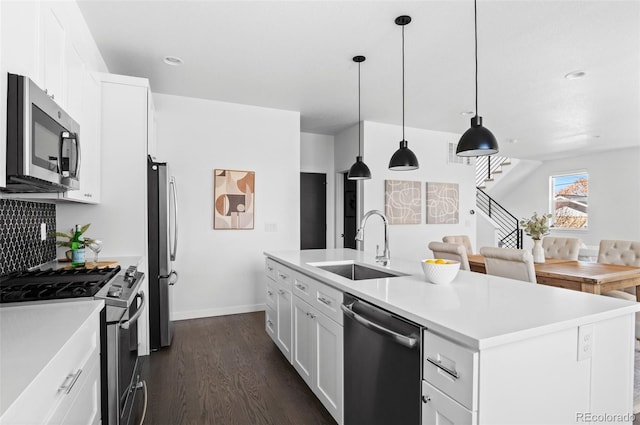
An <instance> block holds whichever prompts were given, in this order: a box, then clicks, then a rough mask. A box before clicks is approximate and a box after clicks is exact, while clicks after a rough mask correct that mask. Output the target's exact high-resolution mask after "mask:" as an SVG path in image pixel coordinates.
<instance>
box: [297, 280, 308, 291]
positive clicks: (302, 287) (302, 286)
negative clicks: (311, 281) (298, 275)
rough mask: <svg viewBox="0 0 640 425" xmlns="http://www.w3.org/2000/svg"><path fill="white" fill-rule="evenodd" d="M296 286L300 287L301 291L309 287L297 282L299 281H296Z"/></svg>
mask: <svg viewBox="0 0 640 425" xmlns="http://www.w3.org/2000/svg"><path fill="white" fill-rule="evenodd" d="M296 288H298V289H300V290H301V291H304V290H305V289H307V287H306V286H304V285H301V284H299V283H297V282H296Z"/></svg>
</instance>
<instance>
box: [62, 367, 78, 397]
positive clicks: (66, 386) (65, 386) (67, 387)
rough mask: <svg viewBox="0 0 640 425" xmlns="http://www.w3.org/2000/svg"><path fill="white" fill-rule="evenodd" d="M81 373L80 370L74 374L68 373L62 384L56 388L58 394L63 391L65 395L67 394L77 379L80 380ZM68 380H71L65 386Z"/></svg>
mask: <svg viewBox="0 0 640 425" xmlns="http://www.w3.org/2000/svg"><path fill="white" fill-rule="evenodd" d="M81 373H82V369H78V371H77V372H76V373H70V374H69V375H67V377H66V378H64V382H63V383H62V385H60V388H58V392H62V391H64V393H65V394H69V393H70V392H71V389H72V388H73V386H74V385H75V384H76V382H77V381H78V378H80V374H81ZM69 379H71V381H70V382H69V383H68V384H67V381H69Z"/></svg>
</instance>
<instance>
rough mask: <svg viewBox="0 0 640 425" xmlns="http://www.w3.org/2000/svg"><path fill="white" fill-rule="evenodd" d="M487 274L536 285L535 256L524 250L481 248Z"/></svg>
mask: <svg viewBox="0 0 640 425" xmlns="http://www.w3.org/2000/svg"><path fill="white" fill-rule="evenodd" d="M480 254H482V256H483V257H484V265H485V268H486V270H487V274H491V275H494V276H502V277H508V278H510V279H516V280H523V281H525V282H532V283H536V282H537V281H536V270H535V268H534V266H533V256H532V255H531V253H530V252H529V251H527V250H524V249H511V248H493V247H483V248H480Z"/></svg>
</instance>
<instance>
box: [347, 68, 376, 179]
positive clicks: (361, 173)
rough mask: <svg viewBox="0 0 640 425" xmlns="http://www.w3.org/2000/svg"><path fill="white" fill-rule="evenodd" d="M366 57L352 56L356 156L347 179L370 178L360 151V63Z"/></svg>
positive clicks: (369, 172)
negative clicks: (355, 85) (355, 81)
mask: <svg viewBox="0 0 640 425" xmlns="http://www.w3.org/2000/svg"><path fill="white" fill-rule="evenodd" d="M366 59H367V58H365V57H364V56H354V57H353V61H354V62H356V63H357V64H358V156H356V162H355V163H354V164H353V165H352V166H351V168H350V169H349V173H348V174H347V178H348V179H349V180H367V179H370V178H371V171H369V167H367V164H365V163H364V162H363V161H362V153H361V152H360V146H361V144H362V138H361V137H360V127H361V125H360V64H361V63H362V62H364V61H365V60H366Z"/></svg>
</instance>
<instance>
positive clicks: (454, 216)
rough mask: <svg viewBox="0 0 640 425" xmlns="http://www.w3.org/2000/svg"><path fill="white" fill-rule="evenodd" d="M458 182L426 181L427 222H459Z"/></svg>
mask: <svg viewBox="0 0 640 425" xmlns="http://www.w3.org/2000/svg"><path fill="white" fill-rule="evenodd" d="M459 192H460V190H459V188H458V183H430V182H427V183H426V194H427V224H458V223H459V221H460V220H459V211H458V210H459V208H460V196H459Z"/></svg>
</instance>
